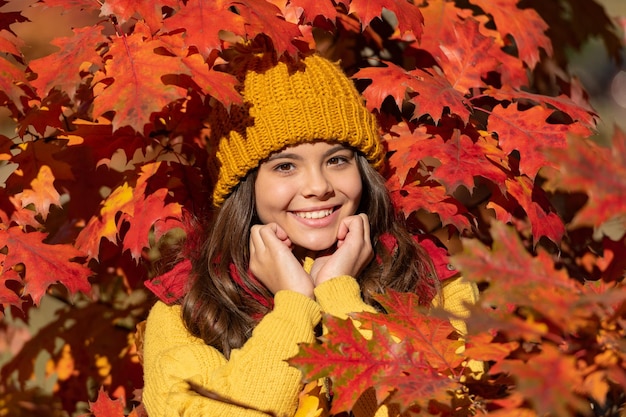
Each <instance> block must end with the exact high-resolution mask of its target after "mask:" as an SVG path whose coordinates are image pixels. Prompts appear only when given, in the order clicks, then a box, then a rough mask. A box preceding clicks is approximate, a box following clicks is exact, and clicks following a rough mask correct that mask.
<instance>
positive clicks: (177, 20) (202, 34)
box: [163, 0, 244, 58]
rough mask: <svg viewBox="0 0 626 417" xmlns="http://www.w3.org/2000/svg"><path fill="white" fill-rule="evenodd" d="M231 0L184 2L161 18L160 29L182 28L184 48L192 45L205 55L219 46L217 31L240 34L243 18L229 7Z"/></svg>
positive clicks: (241, 32) (219, 47) (169, 30)
mask: <svg viewBox="0 0 626 417" xmlns="http://www.w3.org/2000/svg"><path fill="white" fill-rule="evenodd" d="M234 3H235V2H234V1H229V0H199V1H191V2H187V3H184V5H182V6H181V7H180V9H178V10H177V12H176V13H175V14H174V15H173V16H172V17H170V18H168V19H165V20H164V22H163V30H165V31H168V32H172V31H176V30H180V29H183V30H184V31H185V37H184V43H185V45H186V46H187V48H190V47H195V48H197V49H198V51H199V52H200V54H201V55H202V56H203V57H204V58H206V57H208V56H209V54H210V53H211V51H213V50H220V49H221V48H222V40H221V39H220V32H222V31H225V32H231V33H234V34H236V35H239V36H243V31H244V19H243V18H242V17H241V16H240V15H239V14H237V13H234V12H233V11H232V10H230V7H231V6H233V5H234Z"/></svg>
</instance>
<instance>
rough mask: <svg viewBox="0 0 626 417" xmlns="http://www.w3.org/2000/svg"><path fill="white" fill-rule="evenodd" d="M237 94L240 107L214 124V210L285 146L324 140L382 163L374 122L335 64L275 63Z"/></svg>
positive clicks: (312, 59) (313, 59)
mask: <svg viewBox="0 0 626 417" xmlns="http://www.w3.org/2000/svg"><path fill="white" fill-rule="evenodd" d="M242 96H243V99H244V103H245V104H244V106H243V107H242V108H239V109H235V108H233V109H231V114H230V115H229V119H228V121H224V120H221V121H220V122H219V124H222V123H225V126H221V129H218V130H220V131H221V132H223V136H222V137H221V139H220V141H219V144H218V148H217V152H216V157H217V160H218V161H219V164H220V166H219V176H218V179H217V183H216V184H215V189H214V191H213V204H214V205H215V206H220V205H221V204H222V203H223V202H224V200H225V199H226V198H227V197H228V195H229V194H230V193H231V192H232V191H233V189H234V188H235V187H236V186H237V184H239V182H240V181H241V179H242V178H244V177H245V176H246V175H247V174H248V172H249V171H250V170H252V169H254V168H256V167H257V166H258V165H259V164H260V163H261V162H262V161H263V160H265V159H266V158H268V157H269V156H270V155H271V154H272V153H274V152H277V151H280V150H281V149H283V148H285V147H287V146H292V145H298V144H301V143H307V142H314V141H317V140H328V141H333V142H338V143H342V144H345V145H347V146H350V147H352V148H354V149H356V150H358V151H360V152H362V153H363V154H364V155H365V157H366V158H367V159H368V161H369V162H370V163H371V164H372V165H373V166H374V167H375V168H379V167H380V165H381V164H382V162H383V156H384V155H383V154H384V152H383V146H382V144H381V141H380V135H379V133H378V127H377V124H376V119H375V118H374V116H373V115H372V114H371V113H370V112H369V111H368V110H367V109H366V108H365V105H364V103H363V99H362V97H361V96H360V95H359V93H358V91H357V90H356V88H355V87H354V84H353V83H352V81H351V80H350V79H349V78H348V77H347V76H346V75H345V74H344V73H343V71H342V70H341V68H340V67H339V65H338V64H336V63H333V62H331V61H328V60H327V59H325V58H322V57H320V56H318V55H311V56H308V57H306V58H304V59H302V60H301V61H299V62H298V64H297V65H295V64H294V65H288V64H287V63H285V62H279V63H278V64H276V65H272V66H271V67H270V68H269V69H267V70H265V71H260V70H250V71H248V72H247V73H246V76H245V79H244V81H243V90H242ZM241 110H244V111H245V113H246V114H245V115H242V111H241Z"/></svg>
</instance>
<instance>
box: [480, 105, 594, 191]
mask: <svg viewBox="0 0 626 417" xmlns="http://www.w3.org/2000/svg"><path fill="white" fill-rule="evenodd" d="M552 113H553V111H552V110H548V109H546V108H544V107H541V106H534V107H531V108H530V109H528V110H524V111H521V110H519V109H518V106H517V103H515V104H511V105H510V106H508V107H506V108H505V107H502V106H500V105H497V106H496V107H495V108H494V109H493V111H492V113H491V117H489V121H488V128H489V131H492V132H496V133H497V134H498V140H499V144H500V147H501V148H502V150H503V151H505V152H507V153H510V152H513V151H514V150H517V151H519V153H520V155H521V160H520V173H522V174H526V175H528V176H529V177H530V178H531V179H532V180H534V178H535V176H536V175H537V172H538V171H539V169H541V168H542V167H545V166H553V167H554V166H555V164H554V163H551V162H550V161H549V160H548V159H546V157H545V156H544V154H543V151H542V149H544V148H565V147H566V140H567V135H568V133H587V132H588V130H587V129H586V128H583V127H582V126H580V125H578V124H576V123H573V124H571V125H564V124H551V123H548V122H547V119H548V117H550V116H551V115H552ZM581 130H582V132H581Z"/></svg>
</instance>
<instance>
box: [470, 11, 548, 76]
mask: <svg viewBox="0 0 626 417" xmlns="http://www.w3.org/2000/svg"><path fill="white" fill-rule="evenodd" d="M470 3H474V4H476V5H478V6H480V8H481V9H483V10H484V11H485V13H487V14H489V15H491V17H492V18H493V21H494V23H495V24H496V28H497V30H498V32H500V33H501V34H502V37H503V38H504V37H506V35H511V36H512V37H513V39H514V40H515V46H516V49H517V53H518V55H519V57H520V59H521V60H522V61H524V62H525V63H526V64H527V65H528V67H529V68H530V69H533V68H534V67H535V65H537V62H539V59H540V55H539V50H540V48H541V49H543V50H544V52H545V53H546V55H547V56H549V57H550V56H552V42H551V41H550V38H548V36H547V35H546V34H545V32H546V31H547V30H548V24H547V23H546V22H545V21H544V20H543V19H542V18H541V16H539V14H538V13H537V11H536V10H534V9H531V8H527V9H520V8H518V7H517V5H518V0H495V1H494V0H470Z"/></svg>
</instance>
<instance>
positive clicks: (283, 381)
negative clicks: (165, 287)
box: [143, 276, 478, 417]
mask: <svg viewBox="0 0 626 417" xmlns="http://www.w3.org/2000/svg"><path fill="white" fill-rule="evenodd" d="M442 296H443V297H442V298H443V300H444V301H443V302H444V306H443V307H444V308H445V309H446V310H448V311H450V312H452V313H454V314H456V315H459V316H461V317H463V316H464V314H465V313H464V311H465V310H466V309H465V303H474V302H475V301H476V299H477V297H478V291H477V289H476V286H475V285H473V284H471V283H468V282H465V281H463V280H462V279H460V278H457V279H450V280H447V281H444V283H443V289H442ZM315 297H316V301H314V300H312V299H310V298H308V297H306V296H304V295H302V294H299V293H296V292H293V291H279V292H277V293H276V294H275V296H274V309H273V311H271V312H270V313H268V314H267V315H266V316H265V317H264V318H263V319H262V320H261V321H260V322H259V324H258V325H257V326H256V328H255V329H254V331H253V332H252V336H251V337H250V339H249V340H248V341H247V342H246V343H245V344H244V346H243V347H241V348H240V349H235V350H233V351H232V353H231V357H230V360H226V358H225V357H224V356H223V355H222V354H221V353H220V352H219V351H218V350H216V349H215V348H213V347H210V346H207V345H206V344H205V343H204V342H203V341H202V340H201V339H198V338H196V337H193V336H191V335H190V334H189V333H188V332H187V330H186V329H185V326H184V324H183V322H182V319H181V311H180V306H177V305H174V306H167V305H166V304H164V303H162V302H160V301H159V302H157V303H156V304H155V305H154V307H153V308H152V310H151V311H150V314H149V317H148V320H147V324H146V332H145V338H144V346H143V347H144V353H143V354H144V391H143V403H144V405H145V407H146V410H147V412H148V415H149V416H150V417H175V416H176V417H178V416H198V417H200V416H202V417H213V416H219V417H253V416H265V417H267V414H265V413H261V412H258V411H254V410H253V409H250V408H248V409H247V408H243V407H240V406H236V405H233V404H227V403H224V402H222V401H218V400H215V399H210V398H206V397H204V396H201V395H198V394H196V393H195V392H193V391H191V390H190V389H189V384H188V383H187V382H186V381H187V380H190V381H193V382H195V383H196V384H198V385H200V386H202V387H204V388H206V389H208V390H210V391H212V392H216V393H219V395H220V396H221V397H223V398H228V399H230V400H231V401H232V402H234V403H236V404H237V403H238V404H245V405H249V406H250V407H253V408H254V409H256V410H264V411H270V412H271V413H273V414H274V415H276V416H277V417H278V416H280V417H283V416H288V417H291V416H293V415H294V413H295V411H296V408H297V405H298V394H299V392H300V390H301V389H302V384H301V374H300V371H299V370H298V369H296V368H293V367H290V366H289V365H288V364H287V362H285V360H286V359H289V358H291V357H293V356H294V355H295V354H296V353H297V352H298V344H299V343H311V342H313V341H314V340H315V335H314V328H315V326H316V325H317V324H318V323H319V321H320V319H321V313H322V312H326V313H329V314H331V315H334V316H338V317H343V318H345V317H347V314H348V313H350V312H360V311H371V312H373V311H375V310H374V309H373V308H372V307H371V306H370V305H368V304H366V303H365V302H364V301H363V300H362V298H361V295H360V289H359V285H358V283H357V282H356V280H355V279H354V278H352V277H350V276H340V277H336V278H333V279H331V280H329V281H327V282H325V283H323V284H321V285H320V286H318V287H317V288H315ZM452 324H453V325H454V326H455V327H456V328H457V330H459V331H460V332H461V333H465V330H466V329H465V324H464V323H463V322H462V321H454V322H453V323H452ZM361 403H362V402H361ZM357 408H358V409H355V410H354V413H355V415H356V416H357V417H372V416H376V417H386V416H388V415H390V414H392V413H389V412H388V410H387V409H386V408H385V407H381V408H378V409H377V407H376V404H375V400H374V403H370V404H367V402H366V403H364V404H360V405H359V407H357Z"/></svg>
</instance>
